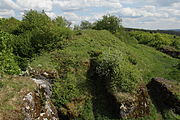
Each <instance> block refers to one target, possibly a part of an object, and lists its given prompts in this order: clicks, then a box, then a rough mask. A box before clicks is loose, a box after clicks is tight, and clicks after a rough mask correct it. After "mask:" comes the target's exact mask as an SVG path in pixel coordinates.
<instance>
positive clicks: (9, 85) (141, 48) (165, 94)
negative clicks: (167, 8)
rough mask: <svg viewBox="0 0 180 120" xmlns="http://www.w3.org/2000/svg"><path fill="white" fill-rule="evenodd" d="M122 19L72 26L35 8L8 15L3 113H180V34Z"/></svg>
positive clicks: (154, 117)
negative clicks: (128, 24)
mask: <svg viewBox="0 0 180 120" xmlns="http://www.w3.org/2000/svg"><path fill="white" fill-rule="evenodd" d="M4 21H5V22H4ZM9 21H11V22H12V21H13V23H16V24H13V25H14V26H13V25H11V27H9V28H8V27H7V28H6V27H4V26H3V25H5V24H9V23H8V22H9ZM11 22H10V23H11ZM119 22H121V21H120V19H119V18H117V17H115V16H111V15H107V16H104V17H103V19H102V20H98V21H96V22H95V23H94V24H90V23H89V24H88V25H86V26H83V25H82V24H81V25H80V26H79V28H78V27H77V29H75V30H72V29H70V28H69V27H68V23H67V20H65V19H64V18H62V17H58V18H55V19H53V20H51V19H50V18H49V17H48V16H47V15H46V14H45V13H43V12H42V13H39V12H37V11H33V10H31V11H29V12H27V13H26V14H25V16H24V18H23V20H22V21H18V20H15V19H12V18H10V19H7V20H6V19H2V20H1V21H0V23H1V24H0V30H1V32H0V48H1V49H0V68H1V69H0V108H1V109H0V119H3V120H8V119H12V120H13V119H15V120H16V119H17V120H23V119H40V120H41V119H48V120H56V119H57V120H58V119H60V120H61V119H62V120H125V119H129V120H178V119H180V110H179V107H180V106H179V105H180V94H179V93H180V89H179V86H180V66H179V65H180V61H179V50H180V48H179V45H180V42H179V40H180V37H179V36H175V35H169V34H164V33H151V32H144V31H136V30H133V31H129V32H128V31H125V30H124V29H123V27H122V26H121V24H120V23H119ZM109 23H112V24H109ZM165 50H168V51H165ZM169 51H170V52H169ZM169 53H171V54H169ZM175 53H176V54H175ZM14 101H16V102H17V103H16V102H14ZM8 113H12V114H8Z"/></svg>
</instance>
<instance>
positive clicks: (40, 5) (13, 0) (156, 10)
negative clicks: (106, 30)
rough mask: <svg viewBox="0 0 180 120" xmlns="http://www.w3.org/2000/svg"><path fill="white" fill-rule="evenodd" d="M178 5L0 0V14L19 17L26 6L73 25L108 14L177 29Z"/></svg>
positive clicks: (168, 0)
mask: <svg viewBox="0 0 180 120" xmlns="http://www.w3.org/2000/svg"><path fill="white" fill-rule="evenodd" d="M179 6H180V1H179V0H148V1H144V0H138V1H136V2H134V0H88V1H87V0H79V1H76V0H1V3H0V17H3V18H8V17H15V18H17V19H19V20H21V19H22V16H23V14H24V11H26V10H30V9H32V10H37V11H42V10H45V12H46V14H47V15H48V16H49V17H51V18H52V19H53V18H55V17H57V16H63V17H65V18H66V19H67V20H68V21H70V22H72V24H73V25H75V24H79V23H80V22H81V21H82V20H87V21H89V22H94V21H96V20H98V19H101V18H102V16H103V15H106V14H111V15H115V16H118V17H120V18H121V19H122V25H123V26H124V27H126V28H137V29H148V30H158V29H159V30H171V29H180V7H179Z"/></svg>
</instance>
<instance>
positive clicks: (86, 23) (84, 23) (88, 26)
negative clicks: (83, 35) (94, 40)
mask: <svg viewBox="0 0 180 120" xmlns="http://www.w3.org/2000/svg"><path fill="white" fill-rule="evenodd" d="M80 29H81V30H84V29H92V24H91V23H90V22H89V21H87V20H84V21H81V24H80Z"/></svg>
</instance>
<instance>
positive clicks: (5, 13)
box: [0, 9, 15, 17]
mask: <svg viewBox="0 0 180 120" xmlns="http://www.w3.org/2000/svg"><path fill="white" fill-rule="evenodd" d="M0 16H1V17H9V16H15V12H14V10H8V9H1V10H0Z"/></svg>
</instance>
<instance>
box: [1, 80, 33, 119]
mask: <svg viewBox="0 0 180 120" xmlns="http://www.w3.org/2000/svg"><path fill="white" fill-rule="evenodd" d="M35 88H36V84H35V83H34V82H33V81H32V80H30V79H29V78H26V77H10V76H6V77H3V78H2V79H0V120H22V119H24V118H23V114H22V110H21V109H22V108H21V107H22V103H23V97H24V96H25V95H26V94H27V93H28V92H30V91H33V90H34V89H35Z"/></svg>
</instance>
